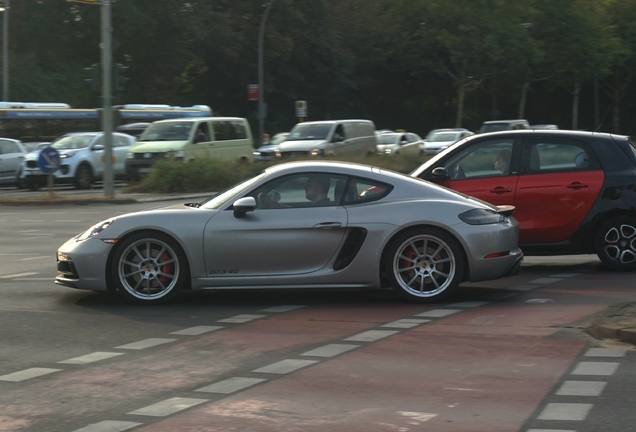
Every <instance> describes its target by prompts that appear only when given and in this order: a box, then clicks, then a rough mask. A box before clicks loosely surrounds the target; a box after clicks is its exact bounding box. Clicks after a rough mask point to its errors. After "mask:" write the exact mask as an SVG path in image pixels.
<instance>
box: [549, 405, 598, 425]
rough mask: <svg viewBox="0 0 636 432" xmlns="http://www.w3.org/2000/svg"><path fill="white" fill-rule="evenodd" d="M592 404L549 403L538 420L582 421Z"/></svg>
mask: <svg viewBox="0 0 636 432" xmlns="http://www.w3.org/2000/svg"><path fill="white" fill-rule="evenodd" d="M592 406H593V405H592V404H581V403H549V404H548V406H546V407H545V408H544V410H543V411H542V412H541V414H540V415H539V417H538V419H539V420H568V421H583V420H585V417H587V414H588V413H589V412H590V410H591V409H592Z"/></svg>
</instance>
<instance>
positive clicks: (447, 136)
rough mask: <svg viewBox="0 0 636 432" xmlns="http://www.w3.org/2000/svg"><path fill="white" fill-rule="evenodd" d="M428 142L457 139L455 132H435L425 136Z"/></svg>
mask: <svg viewBox="0 0 636 432" xmlns="http://www.w3.org/2000/svg"><path fill="white" fill-rule="evenodd" d="M427 141H428V142H442V141H457V134H456V133H437V134H433V135H431V136H430V137H428V138H427Z"/></svg>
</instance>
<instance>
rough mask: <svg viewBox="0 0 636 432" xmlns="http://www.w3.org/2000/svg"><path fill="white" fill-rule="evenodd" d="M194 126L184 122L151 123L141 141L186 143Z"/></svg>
mask: <svg viewBox="0 0 636 432" xmlns="http://www.w3.org/2000/svg"><path fill="white" fill-rule="evenodd" d="M193 126H194V123H192V122H184V121H171V122H161V123H151V124H150V125H149V126H148V127H147V128H146V130H145V131H144V132H143V133H142V134H141V137H140V138H139V141H185V140H187V139H188V137H189V136H190V131H191V130H192V127H193Z"/></svg>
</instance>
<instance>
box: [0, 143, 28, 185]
mask: <svg viewBox="0 0 636 432" xmlns="http://www.w3.org/2000/svg"><path fill="white" fill-rule="evenodd" d="M26 154H27V152H26V150H25V149H24V147H22V143H21V142H20V141H19V140H15V139H11V138H0V185H10V186H13V185H15V186H17V185H18V183H19V182H18V178H19V175H20V166H21V165H22V161H23V160H24V157H25V156H26Z"/></svg>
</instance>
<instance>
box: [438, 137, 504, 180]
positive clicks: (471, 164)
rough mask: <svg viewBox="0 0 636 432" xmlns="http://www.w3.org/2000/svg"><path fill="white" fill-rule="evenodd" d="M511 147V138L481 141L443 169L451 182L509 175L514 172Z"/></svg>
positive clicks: (450, 160) (457, 156)
mask: <svg viewBox="0 0 636 432" xmlns="http://www.w3.org/2000/svg"><path fill="white" fill-rule="evenodd" d="M513 145H514V139H513V138H507V139H498V140H495V139H493V140H488V141H482V142H480V143H479V144H476V145H474V146H471V147H469V148H467V149H465V150H463V151H462V152H460V153H459V154H457V155H455V156H454V157H453V158H451V159H449V160H448V161H447V162H446V163H445V164H444V168H446V171H447V172H448V174H449V175H450V178H451V180H463V179H471V178H480V177H497V176H505V175H510V174H511V173H514V171H515V170H511V167H512V166H513V160H512V154H513V152H512V151H513Z"/></svg>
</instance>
